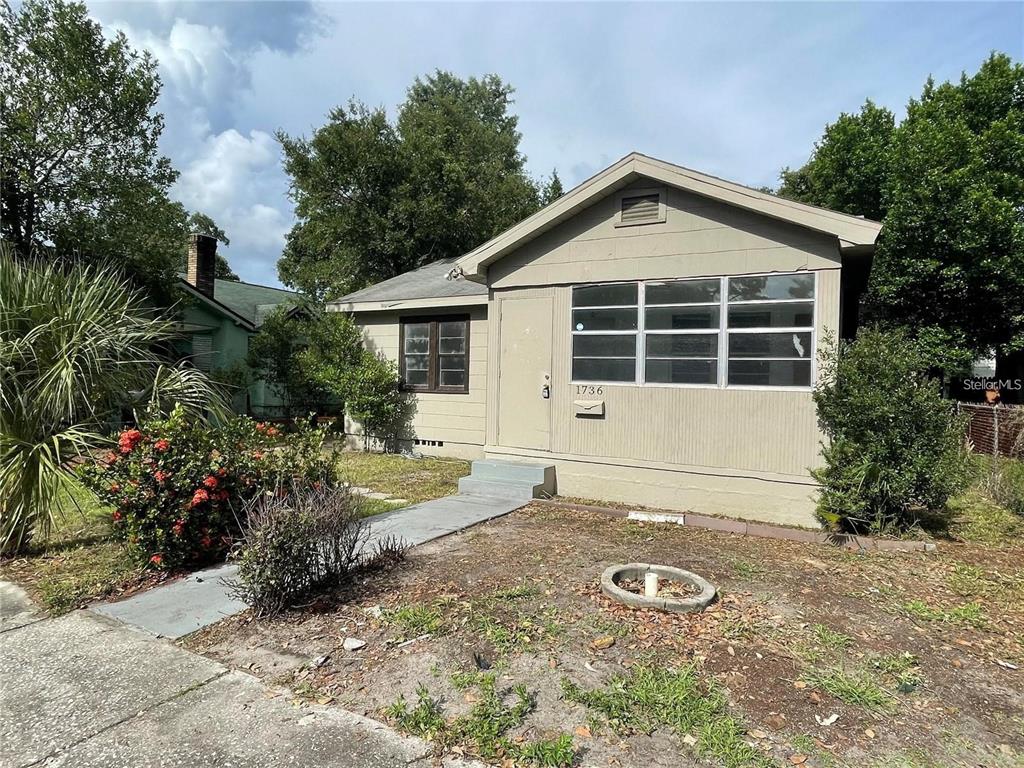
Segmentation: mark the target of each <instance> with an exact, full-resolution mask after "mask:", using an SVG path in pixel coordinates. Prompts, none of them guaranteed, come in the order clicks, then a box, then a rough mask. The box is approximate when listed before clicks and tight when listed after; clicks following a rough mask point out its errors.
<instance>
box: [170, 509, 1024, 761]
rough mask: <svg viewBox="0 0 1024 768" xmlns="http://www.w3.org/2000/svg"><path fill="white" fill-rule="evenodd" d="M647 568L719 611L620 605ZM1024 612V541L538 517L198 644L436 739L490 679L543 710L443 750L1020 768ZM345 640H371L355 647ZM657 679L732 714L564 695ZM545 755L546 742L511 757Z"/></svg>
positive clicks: (503, 756) (506, 757) (542, 513)
mask: <svg viewBox="0 0 1024 768" xmlns="http://www.w3.org/2000/svg"><path fill="white" fill-rule="evenodd" d="M632 561H640V562H652V563H660V564H665V565H673V566H677V567H682V568H685V569H688V570H691V571H695V572H697V573H699V574H701V575H703V576H704V577H705V578H707V579H709V580H710V581H711V582H712V583H713V584H715V585H717V586H718V588H719V593H720V598H719V600H718V601H717V602H716V603H715V604H713V605H712V606H711V607H710V608H709V609H708V610H707V611H705V612H703V613H700V614H691V615H673V614H666V613H660V612H651V611H635V610H631V609H628V608H626V607H624V606H621V605H618V604H616V603H613V602H611V601H610V600H608V599H607V598H605V597H604V596H603V595H602V594H601V593H600V590H599V579H600V575H601V572H602V571H603V570H604V568H605V567H606V566H608V565H610V564H612V563H625V562H632ZM1022 601H1024V545H1021V544H1020V543H1019V542H1018V543H1017V544H1013V545H1007V546H987V547H982V546H977V545H966V544H941V545H940V547H939V551H938V552H936V553H931V554H927V553H872V554H869V555H860V554H856V553H850V552H846V551H842V550H839V549H835V548H832V547H828V546H818V545H808V544H797V543H792V542H785V541H776V540H768V539H757V538H753V537H740V536H733V535H729V534H722V533H717V532H712V531H703V530H698V529H693V528H679V527H675V526H672V525H665V524H653V523H636V522H631V521H628V520H624V519H618V518H611V517H606V516H603V515H599V514H594V513H583V512H577V511H566V510H560V509H555V508H551V507H546V506H543V505H539V504H538V505H531V506H529V507H526V508H524V509H523V510H520V511H519V512H516V513H513V514H512V515H509V516H507V517H505V518H502V519H500V520H497V521H494V522H491V523H488V524H486V525H482V526H478V527H476V528H474V529H471V530H469V531H466V532H464V533H462V534H459V535H455V536H451V537H448V538H446V539H443V540H440V541H437V542H433V543H431V544H428V545H425V546H423V547H420V548H417V549H416V550H413V551H412V552H411V553H410V557H409V559H408V561H407V562H406V563H405V564H404V565H403V566H401V567H400V568H399V569H398V570H396V571H394V572H391V573H389V574H385V575H375V576H373V577H371V578H368V579H367V580H365V581H361V582H360V583H358V584H355V585H353V586H352V587H351V588H349V589H347V590H345V591H342V592H339V593H337V594H334V595H330V596H328V597H325V598H322V599H320V600H319V601H317V602H316V603H315V604H313V605H310V606H307V607H305V608H304V609H302V610H296V611H293V612H291V613H289V614H287V615H285V616H283V617H280V618H278V619H275V620H261V621H260V620H255V619H253V618H252V617H251V616H249V615H242V616H239V617H235V618H233V619H229V620H227V621H225V622H223V623H221V624H219V625H217V626H215V627H212V628H210V629H208V630H206V631H204V632H202V633H200V634H198V635H195V636H193V637H191V638H188V639H186V640H185V641H184V642H185V644H186V645H187V646H189V647H190V648H192V649H193V650H197V651H199V652H202V653H205V654H208V655H210V656H212V657H214V658H216V659H218V660H221V661H223V662H226V663H228V664H231V665H234V666H236V667H239V668H244V669H247V670H248V671H250V672H253V673H255V674H257V675H260V676H263V677H265V678H267V679H272V680H274V681H276V682H283V683H285V684H287V685H289V686H290V687H291V688H292V690H294V691H295V693H296V696H297V697H305V698H310V699H314V700H317V701H320V702H323V703H337V704H338V705H340V706H344V707H346V708H349V709H352V710H354V711H357V712H360V713H365V714H368V715H370V716H373V717H378V718H381V719H388V720H390V721H392V722H396V723H397V724H398V725H399V726H401V727H404V728H406V729H407V730H409V729H412V730H416V729H418V731H417V732H420V733H421V734H424V735H427V736H431V735H432V734H435V733H436V732H437V729H439V728H440V729H442V730H443V729H444V728H445V726H444V721H447V722H448V724H449V725H450V724H451V723H453V722H456V718H458V717H460V716H463V717H465V716H467V713H469V714H470V715H471V714H472V713H473V712H479V710H480V706H481V705H480V701H481V697H483V698H484V699H486V697H487V691H486V689H485V688H484V687H483V686H481V685H479V683H480V680H481V675H493V678H492V680H493V683H494V685H495V686H496V688H497V689H498V691H499V694H498V695H499V699H502V697H504V698H503V699H502V700H503V701H508V700H509V697H510V696H512V691H511V689H512V688H513V687H514V686H515V685H519V684H522V685H523V686H525V691H526V692H527V693H528V695H529V697H530V701H531V702H532V706H530V707H529V708H528V709H529V711H528V713H527V714H526V715H525V717H520V718H512V719H511V721H509V722H507V723H505V726H502V727H508V733H507V737H508V739H509V741H508V742H506V743H505V747H501V746H499V747H498V748H497V749H496V750H493V751H492V750H490V749H489V747H488V746H487V744H489V743H490V742H487V741H486V740H482V739H479V738H477V740H475V741H474V738H475V737H474V738H447V739H446V738H442V737H441V736H435V738H436V739H437V742H438V744H439V747H438V749H439V754H440V753H442V752H454V753H456V754H471V755H483V756H484V757H485V758H487V759H491V760H492V761H494V762H498V763H499V764H500V763H502V762H503V761H504V764H512V763H515V764H518V763H520V762H531V761H532V762H534V763H535V764H541V765H544V764H547V765H556V764H565V759H564V758H563V759H561V761H560V759H559V757H558V756H557V754H556V753H555V752H554V751H553V750H552V751H551V752H548V751H545V750H546V749H547V747H551V745H552V744H553V742H554V741H555V740H556V739H557V738H558V737H559V736H562V737H563V739H568V738H570V737H571V740H572V742H571V743H572V750H573V754H572V756H571V761H572V762H573V763H575V764H577V765H582V766H665V767H666V768H668V767H669V766H685V765H729V766H740V765H750V764H756V765H806V766H847V765H848V766H870V765H875V766H893V767H894V768H895V767H903V768H919V767H920V768H924V767H926V766H928V767H931V766H1021V765H1024V757H1022V755H1024V669H1021V668H1024V602H1022ZM346 637H348V638H358V639H360V640H362V641H365V642H366V645H365V647H362V648H360V649H358V650H349V651H346V650H344V647H343V642H344V640H345V638H346ZM640 669H658V670H670V671H672V670H684V671H685V672H686V673H687V674H691V675H693V676H694V679H697V680H699V682H700V685H701V686H705V688H703V689H702V690H704V691H705V692H710V695H712V696H713V695H714V692H715V691H719V692H721V694H722V696H723V707H725V708H727V714H726V713H725V712H716V713H712V714H711V715H709V716H708V717H707V718H706V719H705V720H704V721H702V722H701V723H700V724H699V725H698V726H694V729H693V730H692V732H691V731H690V730H687V728H689V727H690V726H678V725H677V727H671V726H670V725H669V724H668V723H667V721H666V722H664V723H662V724H661V725H659V724H658V723H657V722H656V721H657V719H658V716H657V715H655V716H654V717H653V720H652V719H651V718H650V717H649V718H647V720H646V721H643V720H642V719H641V721H640V722H639V723H638V721H637V719H636V718H635V717H634V714H635V711H637V708H639V709H641V710H643V711H645V712H647V711H648V710H647V709H645V707H647V706H648V704H650V701H649V700H648V699H645V698H644V697H645V696H647V697H650V696H653V697H655V698H657V696H658V695H660V693H659V690H656V689H654V688H650V689H644V690H643V691H639V692H637V691H634V693H635V695H634V696H633V698H632V699H631V701H632V704H631V707H632V709H630V707H626V708H625V709H621V710H617V709H616V708H615V707H616V702H619V703H620V704H621V701H622V699H621V698H620V699H615V698H614V697H611V698H607V699H602V700H601V701H605V702H606V704H605V705H603V706H602V705H601V702H600V701H595V700H587V701H583V702H582V703H581V699H580V697H579V696H578V695H576V696H573V695H569V694H567V691H570V690H576V691H580V690H583V691H591V690H597V689H602V690H605V691H615V690H619V691H620V692H621V691H622V690H623V686H624V685H625V686H626V688H628V687H629V684H628V683H622V681H623V680H628V679H630V675H632V674H634V673H636V671H637V670H640ZM613 679H617V680H618V682H617V683H615V684H613V686H612V687H611V688H608V687H607V686H608V683H609V681H610V680H613ZM566 681H567V682H566ZM616 685H617V686H618V688H616ZM418 689H419V690H420V692H418ZM630 690H633V689H630ZM638 690H639V689H638ZM677 690H679V689H678V688H673V689H671V690H670V692H669V693H670V697H671V696H675V695H676V694H675V693H671V691H677ZM421 694H422V696H421ZM399 697H404V699H405V701H406V702H407V703H408V706H407V709H408V710H409V711H412V710H413V708H414V707H415V706H416V704H417V702H418V701H429V702H431V704H430V706H427V707H421V708H419V709H416V710H415V711H414V712H413V715H414V716H410V717H406V718H403V717H402V716H401V715H400V711H399V710H397V709H395V708H391V709H389V707H392V705H394V704H395V702H396V701H397V700H398V699H399ZM699 698H700V697H699V696H698V697H697V698H694V699H693V700H692V702H693V703H694V705H695V706H696V703H697V701H698V699H699ZM676 703H678V702H676ZM663 704H664V702H662V704H659V705H658V706H661V708H662V709H661V710H657V711H662V710H664V709H665V707H664V706H663ZM681 706H682V710H681V711H683V712H684V714H685V711H686V707H687V706H688V704H686V703H685V702H684V703H683V704H682V705H681ZM431 707H434V708H435V709H434V710H431ZM650 707H651V708H650V712H655V710H656V708H655V707H654V705H653V704H651V705H650ZM431 712H433V713H434V715H438V713H440V714H439V717H440V719H438V718H437V717H434V719H433V720H432V719H431V717H428V715H430V714H431ZM631 713H633V714H631ZM420 716H422V717H420ZM417 718H419V719H417ZM500 719H501V718H500V717H498V718H492V720H495V721H497V720H500ZM684 719H685V717H684ZM435 721H436V723H440V724H439V725H438V724H436V723H435V725H434V726H430V725H429V723H430V722H435ZM458 722H462V721H458ZM471 722H473V723H475V724H479V718H477V719H475V720H473V719H472V718H471ZM676 722H679V721H678V720H677V721H676ZM424 723H427V724H426V725H424ZM474 727H476V726H475V725H474ZM431 728H433V729H434V730H431ZM463 730H464V731H465V732H468V730H467V729H463ZM498 730H499V731H500V728H499V729H498ZM736 734H738V737H737V738H738V741H737V738H733V736H735V735H736ZM533 742H542V743H543V744H545V745H546V747H545V750H540V749H538V750H537V751H535V752H521V753H513V752H511V751H510V749H511V747H509V746H508V745H509V744H512V745H517V744H526V743H533ZM481 744H483V745H484V746H483V747H481V746H480V745H481ZM737 745H738V746H737ZM524 754H525V755H526V757H524V756H523V755H524ZM510 755H511V756H510ZM751 755H756V756H757V761H761V762H757V761H755V760H754V758H753V757H751ZM545 761H547V762H545Z"/></svg>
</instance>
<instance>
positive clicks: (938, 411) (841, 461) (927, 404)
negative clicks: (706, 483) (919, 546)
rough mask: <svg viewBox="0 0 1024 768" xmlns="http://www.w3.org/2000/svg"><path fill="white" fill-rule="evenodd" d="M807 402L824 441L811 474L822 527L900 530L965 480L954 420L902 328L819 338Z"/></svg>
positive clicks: (960, 425) (960, 432) (959, 428)
mask: <svg viewBox="0 0 1024 768" xmlns="http://www.w3.org/2000/svg"><path fill="white" fill-rule="evenodd" d="M814 402H815V405H816V406H817V409H818V422H819V424H820V426H821V429H822V431H823V432H824V433H825V435H826V437H827V442H826V443H825V444H824V446H823V449H822V456H823V459H824V466H823V467H821V468H818V469H814V470H812V474H813V476H814V478H815V479H816V480H817V481H818V483H820V485H821V488H820V492H819V498H818V505H817V513H818V517H819V519H820V520H821V521H822V522H823V523H824V524H825V525H826V526H828V527H829V528H832V529H833V530H839V531H845V532H855V533H863V532H868V533H894V532H900V531H906V530H908V529H909V528H911V527H913V526H914V525H915V524H916V522H917V520H918V516H919V515H920V513H922V512H924V511H928V510H930V511H939V510H942V509H943V508H944V507H945V504H946V501H947V500H948V499H949V497H950V496H951V495H952V494H954V493H956V492H957V491H959V490H960V489H962V488H963V487H964V485H965V484H966V482H967V478H968V454H967V450H966V446H965V436H964V435H965V425H964V422H963V420H962V419H961V418H959V417H958V416H957V415H956V413H955V406H954V404H953V403H952V402H950V401H948V400H945V399H943V397H942V395H941V393H940V388H939V384H938V382H937V381H935V380H934V379H932V378H931V377H930V376H929V375H928V373H927V362H926V358H925V355H924V354H923V353H922V352H921V351H920V349H919V348H918V347H917V346H916V345H915V343H914V342H913V341H912V340H911V339H909V338H908V337H907V336H906V335H905V334H903V333H901V332H894V331H883V330H879V329H872V328H868V329H864V330H863V331H862V332H861V333H860V334H859V335H858V337H857V340H856V341H854V342H852V343H847V342H843V343H840V344H838V345H836V344H834V343H829V342H826V344H825V345H824V350H823V352H822V355H821V370H820V374H819V380H818V385H817V387H816V388H815V391H814Z"/></svg>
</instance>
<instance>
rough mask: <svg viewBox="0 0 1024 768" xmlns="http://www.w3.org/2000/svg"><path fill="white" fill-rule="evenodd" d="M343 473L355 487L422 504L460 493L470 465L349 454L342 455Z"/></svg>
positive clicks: (458, 462)
mask: <svg viewBox="0 0 1024 768" xmlns="http://www.w3.org/2000/svg"><path fill="white" fill-rule="evenodd" d="M340 469H341V476H342V477H343V478H345V480H347V481H348V482H350V483H352V485H358V486H363V487H365V488H370V489H371V490H374V491H380V492H381V493H386V494H388V495H390V496H391V497H393V498H398V499H405V500H406V501H408V502H409V503H410V504H418V503H419V502H421V501H429V500H430V499H439V498H441V497H442V496H449V495H451V494H453V493H456V492H457V491H458V485H459V478H460V477H463V476H464V475H468V474H469V462H468V461H460V460H459V459H436V458H412V457H409V456H403V455H401V454H394V453H363V452H357V451H346V452H345V453H342V454H341V467H340Z"/></svg>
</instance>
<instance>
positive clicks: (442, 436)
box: [355, 306, 489, 452]
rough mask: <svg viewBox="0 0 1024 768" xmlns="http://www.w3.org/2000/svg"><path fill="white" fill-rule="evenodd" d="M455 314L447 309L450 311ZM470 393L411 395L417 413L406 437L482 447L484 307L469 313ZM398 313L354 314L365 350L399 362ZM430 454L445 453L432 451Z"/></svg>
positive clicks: (484, 418) (485, 352)
mask: <svg viewBox="0 0 1024 768" xmlns="http://www.w3.org/2000/svg"><path fill="white" fill-rule="evenodd" d="M453 311H459V310H451V309H449V310H446V311H444V313H449V314H450V313H451V312H453ZM409 314H410V315H414V316H417V317H421V316H424V315H427V314H430V313H429V312H424V311H419V310H418V311H415V312H410V313H409ZM469 316H470V326H469V392H468V393H465V394H446V393H440V392H417V393H413V394H412V395H411V397H412V398H413V400H414V401H415V411H414V413H413V416H412V423H411V425H410V428H411V433H410V434H407V435H404V437H405V438H407V439H420V440H439V441H443V442H452V443H458V444H470V445H477V446H482V445H483V444H484V441H485V433H486V422H487V366H488V351H489V350H488V325H487V308H486V307H483V306H480V307H473V308H471V309H470V310H469ZM400 320H401V315H400V314H399V313H396V312H372V313H370V312H367V313H357V314H356V315H355V321H356V324H357V325H358V326H359V327H360V328H362V330H363V338H364V342H365V344H366V347H367V349H370V350H372V351H374V352H378V353H380V354H383V355H384V356H385V357H387V358H388V359H389V360H393V361H394V362H395V363H396V364H397V363H398V339H399V323H400ZM434 452H443V449H436V450H435V451H434Z"/></svg>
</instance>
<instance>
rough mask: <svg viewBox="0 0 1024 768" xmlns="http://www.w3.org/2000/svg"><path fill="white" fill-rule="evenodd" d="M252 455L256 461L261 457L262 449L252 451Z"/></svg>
mask: <svg viewBox="0 0 1024 768" xmlns="http://www.w3.org/2000/svg"><path fill="white" fill-rule="evenodd" d="M252 457H253V458H254V459H256V460H257V461H258V460H260V459H262V458H263V451H253V452H252Z"/></svg>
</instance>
